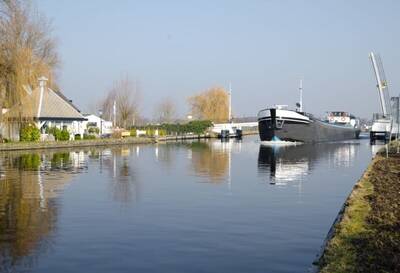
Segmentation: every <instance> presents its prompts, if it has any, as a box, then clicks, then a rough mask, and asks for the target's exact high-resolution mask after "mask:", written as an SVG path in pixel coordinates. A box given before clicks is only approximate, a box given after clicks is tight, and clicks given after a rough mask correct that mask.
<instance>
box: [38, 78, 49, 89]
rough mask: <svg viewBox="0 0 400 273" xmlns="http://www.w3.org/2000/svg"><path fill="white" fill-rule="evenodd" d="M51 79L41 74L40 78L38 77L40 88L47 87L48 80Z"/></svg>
mask: <svg viewBox="0 0 400 273" xmlns="http://www.w3.org/2000/svg"><path fill="white" fill-rule="evenodd" d="M48 80H49V79H48V78H46V77H45V76H41V77H40V78H39V79H38V81H39V86H40V89H42V88H45V87H46V84H47V81H48Z"/></svg>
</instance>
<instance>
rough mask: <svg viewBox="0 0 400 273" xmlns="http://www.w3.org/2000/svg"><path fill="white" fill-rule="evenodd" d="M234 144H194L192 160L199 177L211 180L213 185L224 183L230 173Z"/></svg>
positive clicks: (191, 147) (191, 150) (192, 146)
mask: <svg viewBox="0 0 400 273" xmlns="http://www.w3.org/2000/svg"><path fill="white" fill-rule="evenodd" d="M231 149H232V142H212V145H210V143H208V142H193V143H191V145H190V159H191V163H192V164H191V166H192V168H193V171H194V172H195V173H196V175H198V176H204V177H207V178H209V181H210V182H212V183H220V182H223V181H224V180H225V178H226V176H227V174H228V172H229V168H230V160H231Z"/></svg>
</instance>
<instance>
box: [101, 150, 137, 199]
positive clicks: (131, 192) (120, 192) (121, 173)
mask: <svg viewBox="0 0 400 273" xmlns="http://www.w3.org/2000/svg"><path fill="white" fill-rule="evenodd" d="M130 149H131V147H118V148H113V149H112V150H111V152H110V153H109V152H108V151H104V150H103V151H100V166H101V169H102V170H106V171H108V173H109V175H110V176H111V179H110V183H109V185H110V192H111V194H112V198H113V199H114V200H115V201H119V202H121V203H129V202H131V201H132V200H134V201H136V200H137V198H138V197H139V189H138V184H137V183H136V179H135V172H134V171H133V170H132V167H131V164H130V163H131V162H132V160H131V159H132V158H131V157H130V155H131V150H130Z"/></svg>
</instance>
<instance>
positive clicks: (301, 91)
mask: <svg viewBox="0 0 400 273" xmlns="http://www.w3.org/2000/svg"><path fill="white" fill-rule="evenodd" d="M299 91H300V101H299V104H300V107H299V112H301V113H302V112H303V79H300V86H299Z"/></svg>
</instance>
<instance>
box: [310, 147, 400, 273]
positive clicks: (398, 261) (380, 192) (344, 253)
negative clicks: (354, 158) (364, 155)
mask: <svg viewBox="0 0 400 273" xmlns="http://www.w3.org/2000/svg"><path fill="white" fill-rule="evenodd" d="M394 144H395V143H394ZM396 152H397V149H396V147H395V145H392V147H391V149H390V151H389V154H388V157H386V152H384V153H380V154H378V155H376V156H375V158H374V159H373V161H372V162H371V164H370V165H369V167H368V169H367V170H366V171H365V173H364V175H363V176H362V177H361V179H360V180H359V181H358V182H357V184H356V185H355V186H354V188H353V191H352V193H351V194H350V196H349V197H348V199H347V200H346V203H345V204H344V207H343V209H342V211H341V212H340V214H339V217H338V221H337V222H336V223H335V225H334V226H333V229H332V230H331V234H330V235H331V236H328V237H330V239H329V241H328V242H327V244H326V246H325V249H324V251H323V253H322V255H321V258H320V259H319V261H318V266H319V269H320V272H323V273H328V272H329V273H331V272H335V273H336V272H338V273H339V272H348V273H351V272H400V154H399V153H396Z"/></svg>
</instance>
